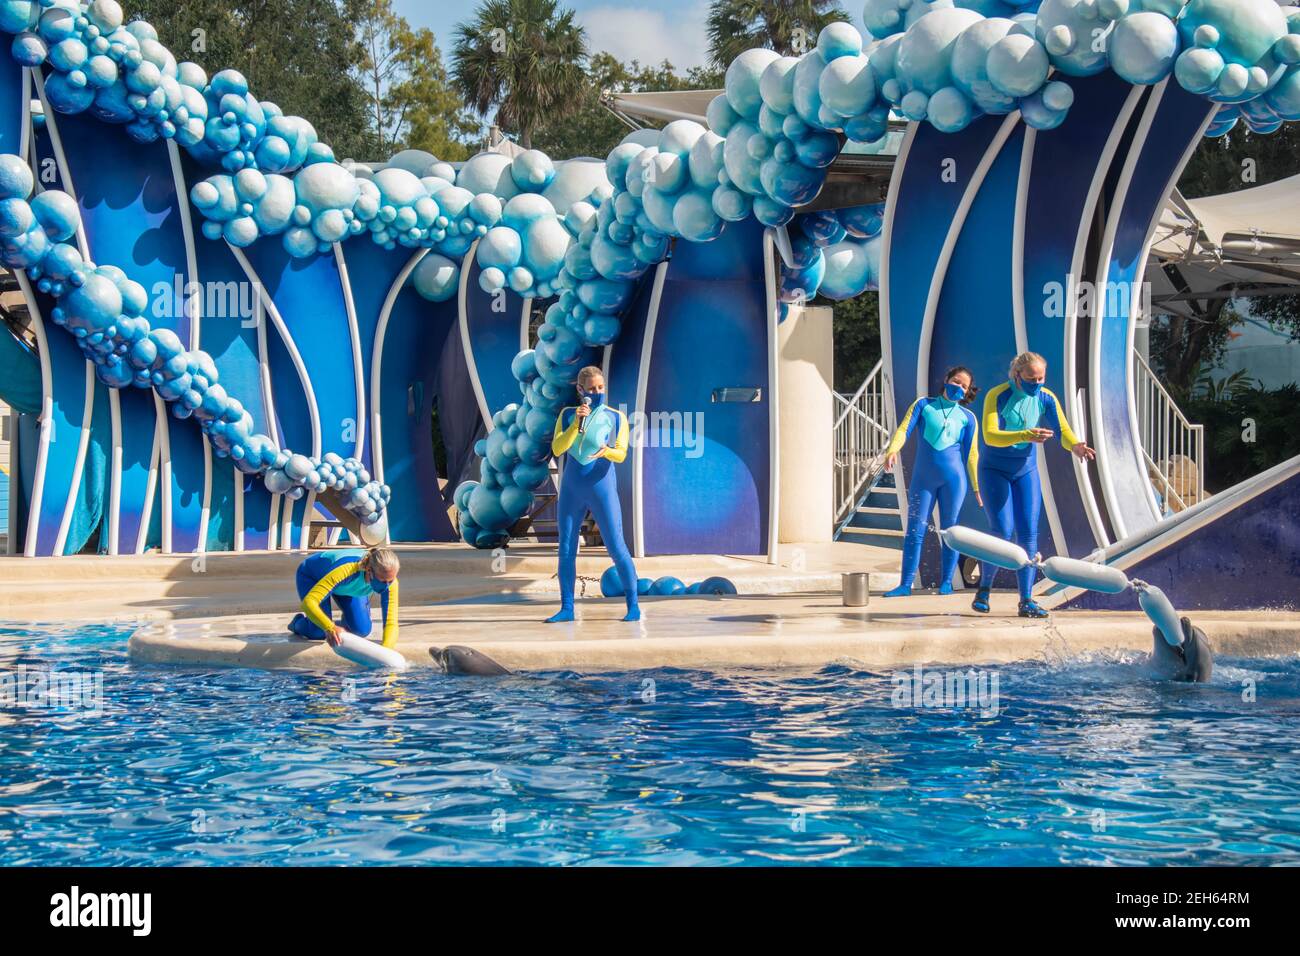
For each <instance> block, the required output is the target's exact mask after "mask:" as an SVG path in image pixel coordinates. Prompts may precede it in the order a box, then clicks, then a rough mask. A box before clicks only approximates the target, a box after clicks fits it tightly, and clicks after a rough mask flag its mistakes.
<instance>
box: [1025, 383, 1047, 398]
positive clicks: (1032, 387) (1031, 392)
mask: <svg viewBox="0 0 1300 956" xmlns="http://www.w3.org/2000/svg"><path fill="white" fill-rule="evenodd" d="M1020 390H1021V391H1022V392H1024V393H1025V394H1026V395H1028V396H1030V397H1031V398H1032V397H1033V396H1035V395H1037V394H1038V393H1039V392H1041V391H1042V390H1043V383H1042V382H1026V381H1025V380H1024V379H1021V380H1020Z"/></svg>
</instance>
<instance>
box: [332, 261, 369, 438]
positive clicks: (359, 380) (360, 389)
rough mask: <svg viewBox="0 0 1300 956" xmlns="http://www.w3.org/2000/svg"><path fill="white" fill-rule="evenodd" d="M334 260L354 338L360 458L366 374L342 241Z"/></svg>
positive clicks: (364, 426) (364, 411)
mask: <svg viewBox="0 0 1300 956" xmlns="http://www.w3.org/2000/svg"><path fill="white" fill-rule="evenodd" d="M334 262H335V263H336V264H337V265H338V270H339V280H340V281H341V282H342V283H343V303H344V305H345V306H346V308H347V313H348V333H349V335H350V336H351V338H352V368H353V371H354V375H353V377H354V379H355V384H356V389H357V442H356V450H355V451H354V452H353V455H354V456H355V457H356V458H357V459H358V460H360V458H361V450H362V448H364V447H365V443H366V376H365V371H364V370H363V369H362V367H361V365H362V361H361V329H360V327H359V326H358V325H357V305H356V303H355V302H354V301H353V300H352V280H351V279H350V278H349V277H348V263H347V259H346V258H345V257H344V255H343V246H342V244H341V243H337V242H336V243H334Z"/></svg>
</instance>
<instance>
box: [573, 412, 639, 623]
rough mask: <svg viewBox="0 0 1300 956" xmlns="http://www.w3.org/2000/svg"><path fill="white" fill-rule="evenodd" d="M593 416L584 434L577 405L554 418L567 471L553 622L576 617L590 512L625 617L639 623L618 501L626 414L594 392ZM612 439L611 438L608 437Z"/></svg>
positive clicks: (625, 443) (632, 568) (633, 572)
mask: <svg viewBox="0 0 1300 956" xmlns="http://www.w3.org/2000/svg"><path fill="white" fill-rule="evenodd" d="M591 398H592V400H593V401H592V406H591V414H589V415H588V416H587V424H586V426H585V428H584V429H583V431H582V434H581V435H580V434H579V432H578V410H577V408H565V409H562V410H561V411H560V416H559V418H557V419H556V421H555V436H554V438H553V439H552V441H551V452H552V453H553V454H554V455H555V457H556V458H559V457H560V456H562V455H567V456H568V457H567V458H565V461H564V474H563V476H562V477H561V479H560V500H559V504H558V509H557V510H558V512H559V526H560V612H559V613H558V614H556V615H555V616H554V617H552V618H551V621H552V622H556V621H571V620H573V585H574V581H575V580H576V578H577V561H578V531H579V530H580V529H581V527H582V520H583V518H585V517H586V515H587V511H588V510H590V511H591V514H592V517H594V518H595V519H596V524H597V525H599V526H600V535H601V537H602V538H604V540H605V548H606V549H607V550H608V551H609V556H610V557H611V558H613V559H614V566H615V567H616V568H618V577H619V580H620V581H621V582H622V584H623V594H624V595H625V596H626V598H627V617H625V618H624V620H627V621H635V620H637V619H638V618H639V617H640V616H641V612H640V610H639V608H638V607H637V593H636V566H635V565H634V564H633V563H632V555H631V553H630V552H629V551H628V549H627V542H625V541H624V540H623V509H622V507H621V506H620V505H619V501H618V484H617V482H616V479H615V476H614V465H616V464H618V463H620V462H622V461H623V460H624V459H625V458H627V446H628V428H627V416H626V415H624V414H623V413H622V412H620V411H617V410H616V409H613V408H610V407H609V406H608V405H606V404H605V402H604V398H605V396H604V395H592V396H591ZM610 438H612V439H613V440H612V441H609V439H610ZM602 444H604V445H605V446H606V451H605V454H604V455H603V456H601V457H598V458H592V457H590V455H591V453H592V452H593V451H594V450H596V449H597V448H599V447H600V446H601V445H602Z"/></svg>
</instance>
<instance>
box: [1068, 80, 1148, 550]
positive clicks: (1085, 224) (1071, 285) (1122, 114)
mask: <svg viewBox="0 0 1300 956" xmlns="http://www.w3.org/2000/svg"><path fill="white" fill-rule="evenodd" d="M1146 89H1147V88H1146V87H1144V86H1134V87H1133V88H1132V89H1131V90H1129V94H1128V96H1127V97H1126V98H1125V100H1124V104H1123V105H1122V106H1121V107H1120V110H1119V114H1118V115H1117V116H1116V117H1115V120H1114V122H1113V123H1112V124H1111V128H1110V134H1109V136H1108V137H1107V138H1106V145H1105V147H1104V148H1103V149H1102V152H1101V156H1100V157H1098V162H1097V169H1096V172H1094V173H1093V177H1092V183H1091V184H1090V185H1089V187H1088V195H1087V198H1086V199H1085V200H1084V204H1083V211H1082V213H1080V216H1079V228H1078V231H1077V232H1076V233H1075V240H1074V256H1073V258H1072V259H1071V261H1070V272H1069V274H1068V275H1067V276H1066V286H1067V287H1066V290H1065V332H1064V335H1065V342H1064V347H1063V350H1062V351H1063V354H1064V355H1065V397H1064V399H1063V401H1064V402H1065V404H1066V409H1065V411H1066V415H1067V419H1068V420H1069V421H1070V422H1071V423H1072V424H1073V425H1074V428H1075V431H1076V433H1077V434H1078V435H1079V440H1080V441H1087V440H1088V438H1089V431H1090V429H1089V428H1088V420H1089V418H1090V417H1091V416H1089V415H1085V414H1084V413H1083V406H1082V404H1081V402H1080V398H1081V393H1083V392H1086V390H1085V389H1084V388H1083V387H1082V386H1081V385H1080V384H1079V382H1078V375H1077V373H1076V370H1075V369H1076V364H1077V359H1078V351H1079V348H1078V339H1079V277H1080V274H1081V270H1082V269H1083V260H1084V257H1085V256H1086V255H1087V254H1088V239H1089V238H1090V237H1091V235H1092V224H1093V220H1094V219H1095V218H1096V215H1097V203H1098V202H1099V200H1100V197H1101V191H1102V188H1103V187H1104V186H1105V184H1106V177H1107V175H1108V174H1109V173H1110V168H1111V163H1112V161H1113V160H1114V158H1115V153H1116V151H1117V150H1118V149H1119V144H1120V141H1121V140H1123V138H1124V131H1125V130H1126V129H1128V124H1129V121H1130V120H1131V119H1132V116H1133V112H1134V110H1136V109H1137V104H1138V101H1139V100H1141V99H1142V96H1143V95H1144V94H1145V92H1146ZM1071 458H1072V460H1073V467H1074V477H1075V481H1076V482H1077V483H1078V486H1079V497H1080V500H1081V501H1082V502H1083V510H1084V514H1086V515H1087V517H1088V524H1089V526H1090V527H1091V528H1092V536H1093V538H1094V539H1095V540H1096V542H1097V546H1098V547H1105V546H1106V545H1107V544H1109V543H1110V537H1109V535H1108V534H1107V533H1106V523H1105V521H1104V520H1102V516H1101V505H1100V503H1099V502H1098V501H1097V496H1096V494H1095V493H1094V492H1093V489H1092V482H1091V480H1089V478H1088V466H1087V465H1085V464H1084V463H1083V462H1081V461H1079V460H1078V459H1077V458H1074V457H1073V456H1071Z"/></svg>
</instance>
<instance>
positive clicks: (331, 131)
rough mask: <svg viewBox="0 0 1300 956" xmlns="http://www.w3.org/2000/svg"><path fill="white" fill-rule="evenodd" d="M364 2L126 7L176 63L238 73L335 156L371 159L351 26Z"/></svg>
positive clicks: (233, 0)
mask: <svg viewBox="0 0 1300 956" xmlns="http://www.w3.org/2000/svg"><path fill="white" fill-rule="evenodd" d="M368 2H369V0H180V2H178V0H131V3H130V4H129V13H130V16H131V19H133V20H147V21H148V22H149V23H151V24H153V26H154V28H155V29H156V30H157V31H158V38H159V40H160V41H161V42H162V43H163V45H164V46H166V47H167V48H168V49H169V50H171V51H172V53H173V54H175V56H176V58H177V59H178V60H192V61H194V62H195V63H198V64H199V65H200V66H202V67H203V68H204V69H205V70H207V71H208V74H209V75H212V74H214V73H217V72H219V71H221V70H225V69H234V70H238V71H239V72H240V73H242V74H244V76H245V77H247V78H248V82H249V85H250V88H251V90H252V92H253V95H254V96H256V97H257V98H258V99H259V100H269V101H271V102H273V103H275V104H276V105H277V106H279V107H280V108H281V109H282V110H284V112H286V113H290V114H295V115H298V116H301V117H303V118H304V119H306V120H307V121H308V122H310V123H311V124H312V126H314V127H315V129H316V132H317V134H318V135H319V136H320V138H321V140H322V141H323V142H326V143H328V144H329V145H330V146H332V147H333V148H334V151H335V155H337V156H338V157H339V158H340V159H343V158H345V157H350V156H353V157H360V156H368V155H371V154H372V150H373V137H372V134H371V132H370V123H369V122H368V121H367V118H368V102H367V98H366V93H365V90H364V88H363V87H362V85H361V82H360V74H359V67H360V64H361V62H362V55H363V51H362V48H361V44H360V42H359V41H358V38H357V33H356V30H355V29H354V27H353V24H354V23H356V22H357V20H358V19H359V18H360V16H361V15H362V14H363V12H364V8H365V6H366V5H367V3H368Z"/></svg>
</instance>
